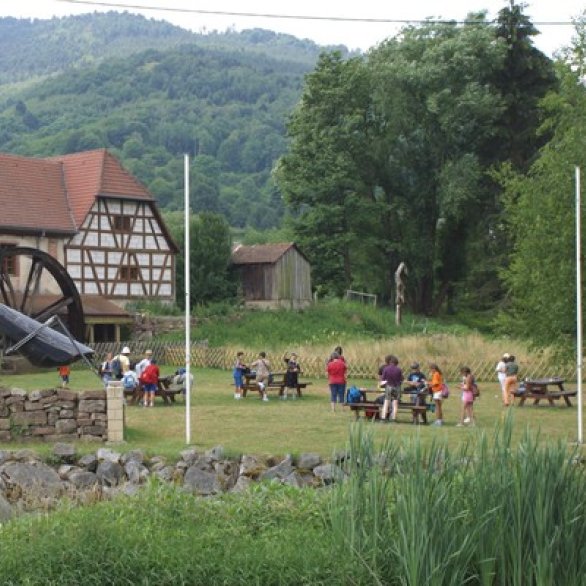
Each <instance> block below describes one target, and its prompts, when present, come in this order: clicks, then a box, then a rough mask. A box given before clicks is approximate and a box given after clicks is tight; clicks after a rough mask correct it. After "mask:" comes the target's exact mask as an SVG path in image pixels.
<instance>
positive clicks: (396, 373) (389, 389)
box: [380, 354, 403, 421]
mask: <svg viewBox="0 0 586 586" xmlns="http://www.w3.org/2000/svg"><path fill="white" fill-rule="evenodd" d="M402 382H403V372H402V371H401V369H400V368H399V359H398V358H397V357H396V356H394V355H393V354H389V355H388V356H387V357H386V358H385V367H384V368H383V371H382V374H381V386H382V385H383V384H384V388H385V402H384V403H383V408H382V412H381V416H380V418H381V421H386V420H387V416H388V414H389V407H390V406H391V403H392V411H391V421H396V420H397V410H398V408H399V397H400V396H401V383H402Z"/></svg>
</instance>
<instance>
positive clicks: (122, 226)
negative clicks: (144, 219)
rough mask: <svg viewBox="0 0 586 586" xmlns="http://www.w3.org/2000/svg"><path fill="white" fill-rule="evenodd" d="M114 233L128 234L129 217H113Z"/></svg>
mask: <svg viewBox="0 0 586 586" xmlns="http://www.w3.org/2000/svg"><path fill="white" fill-rule="evenodd" d="M113 220H114V231H115V232H130V216H114V218H113Z"/></svg>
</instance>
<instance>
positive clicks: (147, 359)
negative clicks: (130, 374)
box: [134, 350, 153, 380]
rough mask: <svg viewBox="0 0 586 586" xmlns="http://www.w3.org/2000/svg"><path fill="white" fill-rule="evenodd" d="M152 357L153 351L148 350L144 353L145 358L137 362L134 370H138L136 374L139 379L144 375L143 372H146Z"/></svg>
mask: <svg viewBox="0 0 586 586" xmlns="http://www.w3.org/2000/svg"><path fill="white" fill-rule="evenodd" d="M152 357H153V351H152V350H147V351H146V352H145V353H144V358H143V359H142V360H141V361H140V362H138V363H137V364H136V366H135V367H134V372H136V376H137V377H138V379H139V380H140V377H141V376H142V373H143V372H144V369H145V368H146V367H147V366H148V365H149V364H150V363H151V359H152Z"/></svg>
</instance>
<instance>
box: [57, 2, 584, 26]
mask: <svg viewBox="0 0 586 586" xmlns="http://www.w3.org/2000/svg"><path fill="white" fill-rule="evenodd" d="M57 1H58V2H64V3H67V4H84V5H88V6H102V7H107V8H132V9H135V10H154V11H160V12H177V13H192V14H206V15H209V16H238V17H245V18H274V19H282V20H318V21H320V20H321V21H328V22H362V23H375V24H428V23H431V24H494V22H496V21H495V20H492V21H487V20H473V19H471V20H455V19H434V18H426V19H417V18H409V19H401V18H353V17H346V16H312V15H308V14H275V13H271V14H268V13H262V12H231V11H224V10H201V9H199V8H177V7H171V6H145V5H143V4H123V3H116V2H102V1H99V0H57ZM532 24H533V25H534V26H574V23H573V22H572V21H567V20H561V21H545V22H532Z"/></svg>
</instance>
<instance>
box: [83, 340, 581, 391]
mask: <svg viewBox="0 0 586 586" xmlns="http://www.w3.org/2000/svg"><path fill="white" fill-rule="evenodd" d="M90 346H91V347H92V348H93V349H94V350H95V352H96V362H97V363H98V362H100V361H101V360H103V359H104V357H105V356H106V354H107V353H108V352H112V353H113V354H117V353H118V352H119V351H120V349H121V348H122V347H124V346H128V347H129V348H130V349H131V351H132V358H134V359H139V358H140V357H141V356H142V355H144V352H145V350H147V349H150V350H152V351H153V355H154V356H155V357H156V358H157V360H158V362H159V364H163V365H167V366H174V367H177V368H179V367H181V366H184V364H185V345H184V344H178V343H175V342H173V343H172V342H155V341H151V342H120V343H115V342H107V343H97V344H90ZM256 357H257V355H256V353H249V354H245V356H244V360H245V362H247V363H250V362H253V361H254V360H255V359H256ZM267 359H268V360H269V361H270V362H271V365H272V367H273V370H274V371H275V372H278V371H280V370H283V369H284V363H282V358H281V357H280V356H279V357H274V356H271V355H270V354H269V355H268V356H267ZM298 359H299V362H300V364H301V367H302V369H303V374H304V375H305V376H308V377H312V378H324V379H325V378H326V374H325V364H326V362H325V358H324V357H321V356H319V357H316V356H303V355H299V356H298ZM234 360H235V356H234V354H233V352H232V351H231V350H227V349H225V348H211V347H209V346H208V345H207V343H203V342H194V343H193V344H192V345H191V365H192V366H193V367H195V368H217V369H221V370H230V369H231V368H232V366H233V364H234ZM411 360H412V359H407V360H405V359H404V360H402V363H401V367H402V368H403V371H404V372H406V371H407V369H408V365H409V364H410V362H411ZM417 360H418V361H419V362H420V363H421V365H422V370H423V371H424V372H426V371H427V365H428V364H429V362H436V361H437V362H438V364H439V366H440V368H441V369H442V372H443V374H444V377H445V378H446V380H448V381H456V380H459V379H460V368H461V366H462V360H460V359H458V357H454V358H450V359H448V360H442V359H439V360H438V359H437V358H435V357H429V358H426V357H423V358H422V357H417ZM382 363H383V357H382V356H378V357H374V356H373V358H372V361H354V360H351V361H349V363H348V378H349V379H372V380H374V379H376V377H377V373H378V369H379V367H380V365H381V364H382ZM78 364H80V363H78ZM466 366H468V367H470V369H471V370H472V372H473V373H474V375H475V377H476V380H478V381H481V382H482V381H483V382H495V381H496V374H495V367H496V363H495V361H494V360H486V359H484V358H478V359H477V360H473V361H468V362H467V364H466ZM519 366H520V375H521V377H523V378H525V377H528V378H545V377H552V376H559V377H562V378H565V379H566V380H572V381H573V380H576V365H575V364H573V363H566V364H561V363H559V362H554V361H548V360H546V359H544V358H543V357H541V356H536V357H535V358H534V359H532V360H531V361H529V360H525V361H523V362H521V363H520V365H519Z"/></svg>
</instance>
